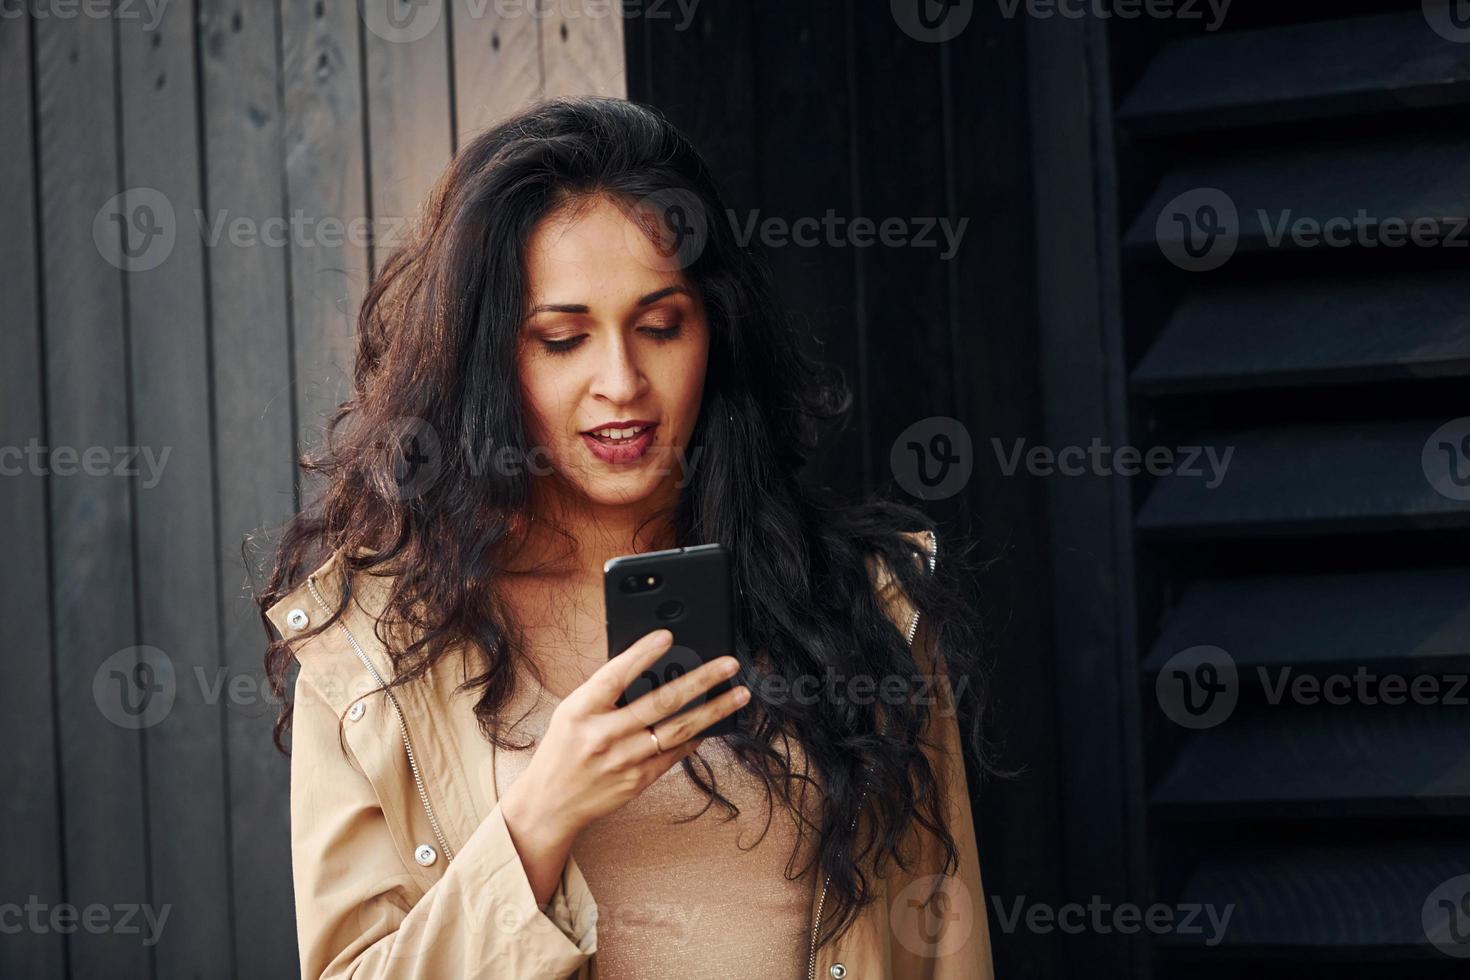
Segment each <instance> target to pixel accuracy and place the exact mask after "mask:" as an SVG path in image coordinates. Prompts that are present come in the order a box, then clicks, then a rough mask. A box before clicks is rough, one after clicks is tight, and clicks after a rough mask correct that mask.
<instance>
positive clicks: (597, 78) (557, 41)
mask: <svg viewBox="0 0 1470 980" xmlns="http://www.w3.org/2000/svg"><path fill="white" fill-rule="evenodd" d="M538 19H539V20H540V22H541V64H542V67H543V70H544V71H545V77H546V85H545V89H546V95H547V96H548V97H555V96H559V95H607V96H613V97H616V98H627V95H628V72H627V67H626V65H627V61H626V59H625V58H624V55H623V18H622V13H621V5H620V4H617V3H609V2H606V0H581V2H580V3H576V4H566V3H556V4H547V5H545V10H544V12H543V13H542V14H541V15H539V16H538Z"/></svg>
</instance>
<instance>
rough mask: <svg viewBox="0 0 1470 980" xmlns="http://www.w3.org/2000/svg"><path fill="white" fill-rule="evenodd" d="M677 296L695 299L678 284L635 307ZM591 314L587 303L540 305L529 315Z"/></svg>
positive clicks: (640, 300) (656, 292)
mask: <svg viewBox="0 0 1470 980" xmlns="http://www.w3.org/2000/svg"><path fill="white" fill-rule="evenodd" d="M676 294H683V295H685V296H689V297H690V298H691V299H692V298H693V296H692V295H691V294H690V292H689V290H688V288H687V287H684V286H680V285H678V284H675V285H673V286H665V287H664V288H663V289H658V290H655V291H653V292H651V293H649V294H648V295H647V296H640V297H639V298H638V302H637V303H636V304H634V305H635V306H648V305H649V304H651V303H657V302H658V301H659V300H661V299H663V298H664V297H665V296H673V295H676ZM590 312H592V311H591V308H590V307H588V306H587V304H586V303H538V304H537V305H535V306H533V307H531V312H530V313H529V314H528V315H529V316H535V315H536V314H537V313H590Z"/></svg>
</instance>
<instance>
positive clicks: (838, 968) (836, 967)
mask: <svg viewBox="0 0 1470 980" xmlns="http://www.w3.org/2000/svg"><path fill="white" fill-rule="evenodd" d="M827 972H828V973H831V974H832V977H833V980H842V978H843V977H845V976H847V967H845V966H843V965H842V964H841V963H833V964H832V969H830V970H828V971H827Z"/></svg>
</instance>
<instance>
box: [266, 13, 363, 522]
mask: <svg viewBox="0 0 1470 980" xmlns="http://www.w3.org/2000/svg"><path fill="white" fill-rule="evenodd" d="M280 17H281V45H282V51H281V71H282V90H283V91H284V94H285V135H284V148H285V161H286V185H287V198H288V200H289V201H290V202H291V209H292V212H293V214H295V215H298V216H299V217H300V219H301V220H300V222H299V224H300V226H301V228H302V229H303V231H302V233H300V234H297V235H293V236H292V241H291V245H290V263H291V269H290V272H291V284H292V288H291V300H292V323H293V324H294V327H295V349H294V358H295V371H296V416H297V419H298V432H297V444H298V445H300V446H302V447H303V449H305V448H307V447H315V446H316V445H317V444H318V443H320V441H321V437H322V433H323V430H324V428H325V426H326V419H327V418H328V416H329V415H330V414H331V412H332V410H333V409H335V408H336V407H337V405H338V404H339V403H340V402H342V401H343V400H344V399H345V398H346V397H347V396H348V395H349V394H350V392H351V376H352V358H353V334H354V330H355V326H356V321H357V311H358V307H360V306H361V305H362V297H363V294H364V293H365V292H366V290H367V285H368V275H369V262H368V230H369V229H368V203H367V169H366V163H365V161H364V158H363V154H364V145H363V108H362V99H363V94H362V60H361V57H360V42H361V37H360V36H359V31H360V30H361V21H360V19H359V18H358V16H357V10H356V5H355V3H354V2H353V0H321V2H320V3H314V4H310V5H306V4H293V3H286V2H283V3H281V4H280ZM300 479H301V481H302V485H301V500H302V506H303V507H304V506H306V505H307V502H309V501H312V500H315V499H316V498H317V496H318V495H319V494H320V492H321V490H322V489H323V488H322V486H320V482H321V481H320V478H319V477H317V476H316V475H315V474H300Z"/></svg>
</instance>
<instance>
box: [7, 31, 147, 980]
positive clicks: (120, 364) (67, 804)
mask: <svg viewBox="0 0 1470 980" xmlns="http://www.w3.org/2000/svg"><path fill="white" fill-rule="evenodd" d="M113 27H114V25H113V22H112V20H111V19H110V18H99V17H95V16H92V17H73V18H67V19H62V18H58V17H45V18H38V19H37V20H36V22H35V37H36V96H37V117H38V120H39V123H40V126H39V130H38V132H39V141H40V155H39V168H38V173H37V180H38V184H39V187H40V200H41V225H42V251H41V264H42V270H43V272H42V276H43V282H44V283H45V286H44V299H43V303H44V308H45V315H46V325H45V355H44V357H45V365H46V378H45V386H46V414H47V423H48V424H47V433H46V435H47V441H48V444H49V445H50V446H51V447H52V456H51V465H52V472H53V476H52V478H51V479H50V481H49V489H50V495H51V511H50V515H49V518H50V519H49V524H50V527H51V566H52V569H53V572H52V589H53V593H52V609H53V613H54V617H55V618H54V624H55V628H54V632H53V636H54V642H55V647H56V679H57V685H56V687H57V721H58V729H59V733H60V749H61V780H62V798H63V809H62V828H63V838H64V847H65V855H66V895H65V901H67V902H70V903H72V904H75V905H77V906H86V905H90V904H92V903H101V904H105V905H109V906H111V905H115V904H131V905H142V904H144V903H148V902H149V901H150V898H151V896H150V895H149V892H148V842H147V827H146V823H145V809H144V808H145V800H144V796H145V794H144V787H145V785H146V779H145V761H144V755H143V748H142V744H143V740H142V736H141V735H140V733H139V731H138V730H137V729H134V728H129V727H126V721H127V720H128V719H130V718H132V717H134V716H133V715H131V714H130V713H129V711H130V709H134V708H142V710H143V711H144V712H146V710H147V708H146V704H147V702H146V701H143V702H140V701H139V700H138V692H137V691H135V690H133V689H132V688H133V684H134V681H135V680H136V678H137V675H135V674H134V673H133V668H134V666H135V664H136V661H135V660H134V659H133V658H134V656H135V654H134V652H133V650H132V648H133V647H134V646H135V645H136V644H137V642H138V634H137V621H136V618H135V605H134V603H135V595H134V592H135V582H134V567H135V566H134V553H133V501H132V500H131V499H130V485H129V481H128V480H127V479H126V478H125V477H122V476H118V475H116V474H115V473H114V470H113V467H112V466H109V465H107V464H106V460H107V459H112V458H113V456H114V447H118V446H124V447H125V446H128V445H129V444H130V443H131V442H132V438H131V433H130V432H129V425H128V422H129V417H130V408H131V406H130V405H129V392H128V387H127V384H128V365H127V356H128V355H127V324H126V322H125V320H124V310H123V285H122V274H121V272H120V271H119V267H118V266H116V265H114V264H112V262H109V260H108V259H107V258H104V255H103V251H102V249H104V248H105V249H107V252H108V255H109V256H110V257H111V259H112V261H113V262H116V261H118V260H119V256H120V255H121V247H120V243H121V233H122V230H123V229H122V228H121V226H120V225H119V224H118V223H117V222H116V221H115V220H114V219H115V218H121V219H123V220H129V219H131V218H133V217H135V216H136V215H133V214H125V213H123V212H122V211H120V210H118V209H117V208H116V207H115V206H114V205H112V204H111V203H110V202H111V200H112V199H113V198H114V197H115V195H117V194H118V192H119V190H120V186H119V177H118V171H117V147H116V133H117V129H116V124H117V119H116V116H115V112H114V108H115V102H114V100H113V98H112V97H111V95H112V93H113V92H115V86H116V82H117V79H116V74H115V64H114V59H113ZM99 95H100V96H102V97H99ZM99 213H101V217H100V219H99ZM94 225H100V228H99V230H98V239H96V240H94V237H93V229H94ZM99 241H100V245H99ZM89 451H90V453H89ZM89 456H90V458H91V459H93V460H94V461H101V462H103V465H102V466H97V465H95V462H94V464H93V465H89V466H85V467H83V466H82V465H81V464H82V462H84V461H85V460H87V459H88V458H89ZM99 458H100V459H99ZM113 461H114V462H115V459H114V460H113ZM94 677H96V678H98V679H99V687H98V691H99V693H101V694H102V695H103V696H102V697H100V698H99V697H94V693H93V679H94ZM104 712H105V713H104ZM109 715H110V716H111V719H110V718H109ZM119 721H121V722H123V723H122V724H120V723H117V722H119ZM99 818H100V819H99ZM67 945H68V947H69V955H70V966H71V972H72V976H74V977H77V978H90V977H99V978H100V977H114V976H144V975H147V974H149V973H151V972H152V964H151V957H150V955H149V951H148V949H147V948H146V947H144V946H143V945H142V944H141V942H140V941H139V937H138V936H136V935H127V934H122V933H119V932H117V931H115V930H112V931H107V932H103V933H93V932H86V931H82V930H78V931H77V932H73V933H70V934H69V935H68V936H67Z"/></svg>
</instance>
